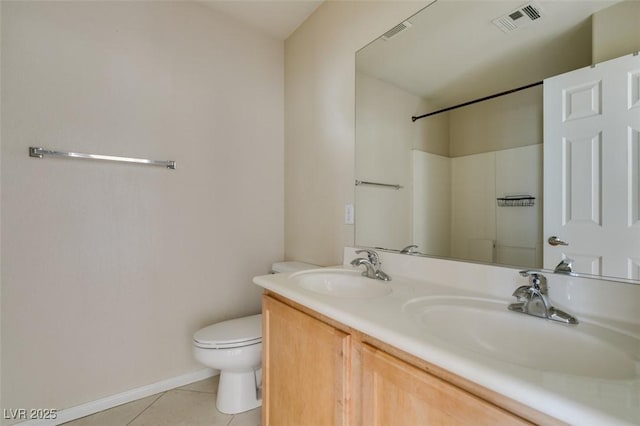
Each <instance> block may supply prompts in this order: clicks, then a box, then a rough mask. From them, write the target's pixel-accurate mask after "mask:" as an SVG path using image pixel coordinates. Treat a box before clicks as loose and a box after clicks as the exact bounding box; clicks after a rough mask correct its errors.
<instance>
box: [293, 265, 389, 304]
mask: <svg viewBox="0 0 640 426" xmlns="http://www.w3.org/2000/svg"><path fill="white" fill-rule="evenodd" d="M289 281H290V282H291V283H292V284H294V285H298V286H300V287H303V288H305V289H307V290H310V291H313V292H316V293H320V294H326V295H329V296H335V297H342V298H357V299H364V298H371V297H380V296H386V295H387V294H389V293H391V287H390V286H389V283H388V282H385V281H381V280H375V279H372V278H367V277H363V276H362V274H361V272H360V271H350V270H347V269H312V270H309V271H301V272H297V273H295V274H292V275H291V276H290V277H289Z"/></svg>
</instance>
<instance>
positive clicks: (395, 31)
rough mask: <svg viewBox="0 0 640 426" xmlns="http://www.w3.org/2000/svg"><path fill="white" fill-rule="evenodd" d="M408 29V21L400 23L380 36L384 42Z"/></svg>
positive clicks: (409, 26)
mask: <svg viewBox="0 0 640 426" xmlns="http://www.w3.org/2000/svg"><path fill="white" fill-rule="evenodd" d="M408 28H411V22H409V21H404V22H400V23H399V24H398V25H396V26H395V27H393V28H391V29H390V30H389V31H387V32H386V33H384V34H382V39H383V40H384V41H387V40H391V39H392V38H393V37H395V36H397V35H398V34H400V33H401V32H403V31H404V30H406V29H408Z"/></svg>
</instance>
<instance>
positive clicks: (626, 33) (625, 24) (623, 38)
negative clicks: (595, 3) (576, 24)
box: [592, 0, 640, 64]
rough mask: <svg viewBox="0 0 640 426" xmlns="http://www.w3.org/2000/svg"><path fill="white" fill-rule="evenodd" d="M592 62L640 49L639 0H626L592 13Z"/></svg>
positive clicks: (595, 62)
mask: <svg viewBox="0 0 640 426" xmlns="http://www.w3.org/2000/svg"><path fill="white" fill-rule="evenodd" d="M592 24H593V63H594V64H597V63H598V62H603V61H607V60H609V59H614V58H617V57H619V56H624V55H628V54H629V53H633V52H638V51H640V0H626V1H623V2H620V3H618V4H615V5H613V6H611V7H608V8H607V9H604V10H602V11H600V12H598V13H595V14H594V15H593V20H592Z"/></svg>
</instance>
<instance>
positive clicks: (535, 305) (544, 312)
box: [508, 271, 578, 324]
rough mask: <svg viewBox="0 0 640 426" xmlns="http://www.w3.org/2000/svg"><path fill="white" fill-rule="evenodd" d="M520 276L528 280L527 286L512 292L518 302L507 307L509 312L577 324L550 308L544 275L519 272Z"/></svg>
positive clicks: (557, 310)
mask: <svg viewBox="0 0 640 426" xmlns="http://www.w3.org/2000/svg"><path fill="white" fill-rule="evenodd" d="M520 275H522V276H523V277H528V278H529V285H523V286H520V287H518V288H517V289H516V291H514V292H513V296H514V297H515V298H516V299H518V301H517V302H516V303H512V304H510V305H509V306H508V308H509V310H510V311H514V312H521V313H523V314H527V315H533V316H534V317H540V318H546V319H550V320H553V321H559V322H563V323H566V324H577V323H578V320H577V319H576V318H575V317H573V316H572V315H569V314H568V313H566V312H564V311H561V310H560V309H556V308H555V307H553V306H551V303H550V302H549V298H548V297H547V293H548V287H547V278H546V277H545V276H544V275H542V274H541V273H540V272H537V271H520Z"/></svg>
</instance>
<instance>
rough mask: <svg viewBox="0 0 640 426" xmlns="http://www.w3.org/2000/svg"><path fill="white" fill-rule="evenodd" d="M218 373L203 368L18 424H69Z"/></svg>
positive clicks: (38, 425)
mask: <svg viewBox="0 0 640 426" xmlns="http://www.w3.org/2000/svg"><path fill="white" fill-rule="evenodd" d="M219 373H220V372H219V371H217V370H212V369H210V368H205V369H203V370H199V371H194V372H193V373H188V374H184V375H182V376H178V377H172V378H170V379H166V380H162V381H159V382H156V383H152V384H150V385H146V386H142V387H139V388H136V389H131V390H128V391H126V392H122V393H118V394H115V395H111V396H107V397H105V398H100V399H98V400H95V401H91V402H87V403H85V404H82V405H77V406H75V407H71V408H66V409H64V410H60V411H58V413H57V417H56V419H55V420H29V421H26V422H23V423H20V426H36V425H37V426H56V425H59V424H61V423H65V422H69V421H71V420H75V419H79V418H81V417H85V416H88V415H90V414H95V413H97V412H100V411H103V410H107V409H109V408H113V407H116V406H118V405H122V404H126V403H127V402H131V401H135V400H137V399H141V398H145V397H147V396H151V395H155V394H157V393H160V392H165V391H168V390H170V389H173V388H177V387H180V386H185V385H188V384H190V383H193V382H197V381H199V380H204V379H207V378H209V377H212V376H216V375H218V374H219Z"/></svg>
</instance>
